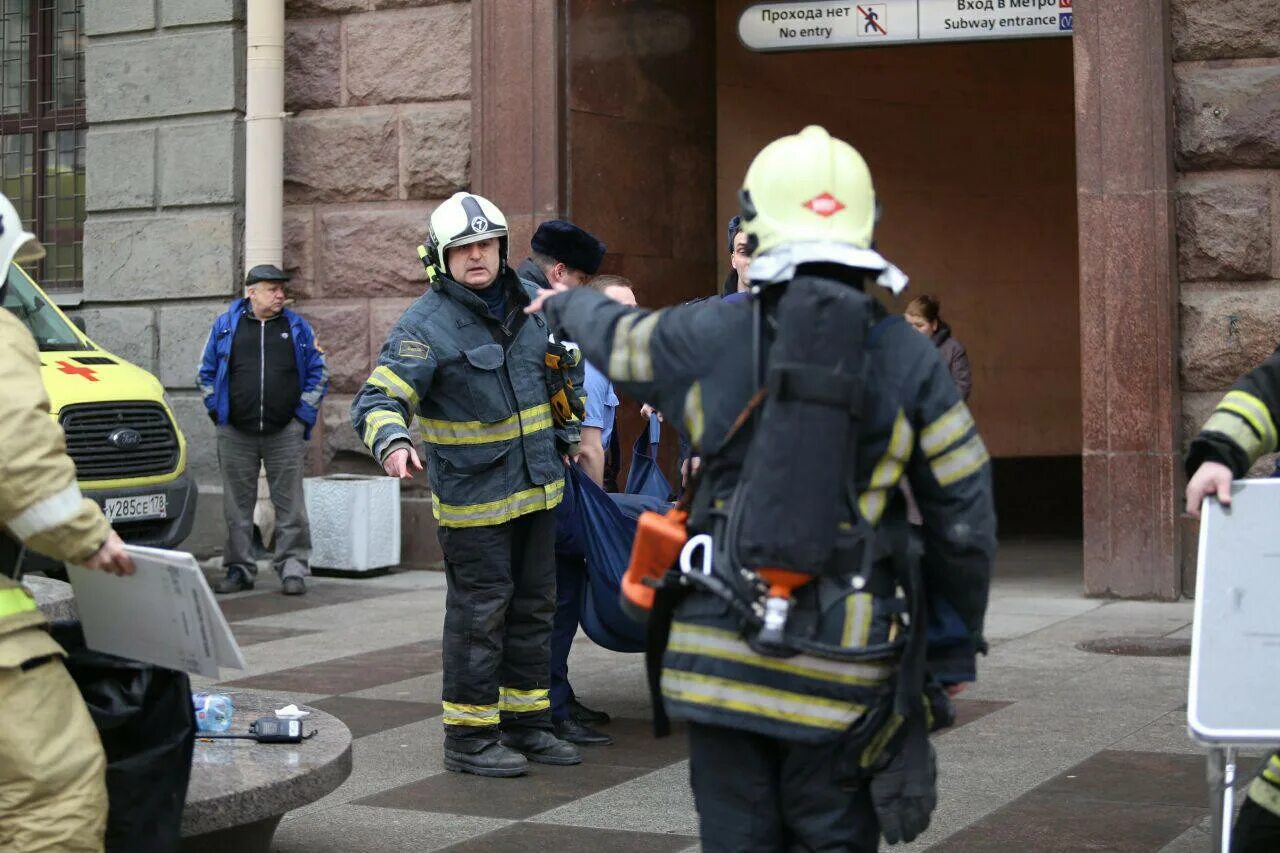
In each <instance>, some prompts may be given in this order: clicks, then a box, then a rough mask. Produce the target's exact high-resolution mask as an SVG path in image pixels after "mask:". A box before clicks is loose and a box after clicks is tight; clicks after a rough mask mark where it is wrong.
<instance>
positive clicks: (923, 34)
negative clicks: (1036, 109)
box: [738, 0, 1075, 51]
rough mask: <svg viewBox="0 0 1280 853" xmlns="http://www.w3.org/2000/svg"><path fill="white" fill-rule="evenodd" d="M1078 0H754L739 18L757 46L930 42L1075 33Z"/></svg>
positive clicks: (748, 40) (743, 35)
mask: <svg viewBox="0 0 1280 853" xmlns="http://www.w3.org/2000/svg"><path fill="white" fill-rule="evenodd" d="M1071 5H1072V0H881V2H879V3H847V2H843V0H818V2H806V3H785V2H784V3H755V4H753V5H751V6H748V7H747V8H746V10H744V11H743V13H742V15H741V16H740V17H739V18H738V38H739V39H741V40H742V43H743V44H744V45H746V46H747V47H748V48H750V49H751V50H758V51H771V50H812V49H815V48H833V47H877V46H881V45H887V44H904V43H912V42H925V41H972V40H975V39H1008V38H1037V37H1045V36H1069V35H1071V32H1072V29H1073V27H1074V25H1075V21H1074V17H1073V12H1072V9H1071Z"/></svg>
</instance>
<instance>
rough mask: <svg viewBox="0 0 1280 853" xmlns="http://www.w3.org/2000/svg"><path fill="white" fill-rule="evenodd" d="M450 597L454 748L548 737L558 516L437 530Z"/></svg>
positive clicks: (448, 709)
mask: <svg viewBox="0 0 1280 853" xmlns="http://www.w3.org/2000/svg"><path fill="white" fill-rule="evenodd" d="M439 535H440V547H441V549H442V550H443V551H444V561H445V578H446V580H447V582H448V594H447V596H446V598H445V616H444V691H443V693H444V696H443V698H444V722H445V736H446V740H447V742H448V744H449V745H450V747H451V748H454V749H460V750H463V751H469V752H476V751H479V750H480V749H483V748H484V747H485V746H487V745H488V744H489V743H492V742H493V741H495V740H497V737H498V728H499V720H501V726H502V727H503V728H508V727H509V728H520V727H524V728H541V729H550V728H551V703H550V697H549V693H548V688H549V686H550V674H549V666H550V659H551V622H552V619H553V617H554V616H555V610H556V564H555V537H556V524H555V517H554V515H553V514H552V513H551V512H550V511H545V510H544V511H541V512H535V513H531V514H529V515H525V516H521V517H520V518H517V519H515V520H514V521H510V522H507V523H506V524H498V525H493V526H489V527H465V528H447V527H441V528H440V531H439Z"/></svg>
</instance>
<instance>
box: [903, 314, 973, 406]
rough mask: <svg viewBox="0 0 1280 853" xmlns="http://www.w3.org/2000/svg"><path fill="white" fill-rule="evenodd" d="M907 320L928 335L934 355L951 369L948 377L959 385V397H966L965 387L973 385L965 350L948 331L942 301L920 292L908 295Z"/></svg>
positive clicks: (967, 390)
mask: <svg viewBox="0 0 1280 853" xmlns="http://www.w3.org/2000/svg"><path fill="white" fill-rule="evenodd" d="M906 316H907V322H908V323H910V324H911V325H912V326H914V327H915V330H916V331H917V332H919V333H920V334H922V335H928V336H929V338H930V339H931V340H932V341H933V343H934V345H935V346H937V348H938V355H940V356H942V361H943V363H945V364H946V365H947V369H948V370H950V371H951V378H952V379H953V380H955V383H956V387H957V388H959V389H960V397H961V399H963V400H968V399H969V390H970V389H971V388H973V376H972V374H971V373H970V372H969V354H968V353H967V352H965V349H964V344H962V343H960V341H958V340H956V339H955V338H954V337H953V336H952V334H951V327H950V326H948V325H947V321H946V320H943V319H942V303H941V302H939V301H938V300H937V299H935V298H933V297H932V296H929V295H928V294H922V295H920V296H917V297H916V298H915V299H912V300H911V302H910V303H909V304H908V305H907V311H906Z"/></svg>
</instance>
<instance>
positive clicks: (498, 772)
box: [351, 192, 582, 776]
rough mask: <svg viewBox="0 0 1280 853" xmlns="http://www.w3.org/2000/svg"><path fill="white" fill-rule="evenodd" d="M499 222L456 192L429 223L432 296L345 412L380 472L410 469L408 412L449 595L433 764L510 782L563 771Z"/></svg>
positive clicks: (512, 306)
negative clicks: (555, 767)
mask: <svg viewBox="0 0 1280 853" xmlns="http://www.w3.org/2000/svg"><path fill="white" fill-rule="evenodd" d="M507 243H508V233H507V222H506V219H505V218H504V217H503V215H502V212H501V211H500V210H498V208H497V207H496V206H494V204H493V203H492V202H490V201H489V200H488V199H485V198H482V197H481V196H478V195H475V194H474V193H466V192H460V193H456V194H455V195H454V196H453V197H452V198H450V199H448V200H447V201H445V202H444V203H443V204H441V205H440V206H439V207H438V208H436V210H435V211H434V212H433V213H432V214H431V230H430V234H429V239H428V242H427V244H426V245H424V246H423V247H421V248H420V250H419V255H420V256H421V257H422V259H423V262H424V263H425V264H426V266H427V273H428V276H429V277H430V279H431V287H430V289H429V290H428V291H427V292H426V293H425V294H424V295H423V296H422V297H420V298H419V299H418V300H417V301H416V302H415V303H414V304H413V305H411V306H410V307H409V309H408V310H407V311H405V313H404V315H403V316H401V318H400V321H399V322H398V323H397V324H396V326H395V328H393V329H392V330H391V334H390V335H389V336H388V337H387V341H386V343H385V344H384V345H383V347H382V354H381V355H380V356H379V357H378V366H377V367H376V368H375V369H374V371H373V374H372V375H371V376H370V377H369V379H368V380H367V381H366V382H365V384H364V387H363V388H361V389H360V393H359V394H358V395H357V396H356V399H355V401H354V402H353V403H352V406H351V422H352V424H354V426H355V428H356V432H357V433H358V434H359V435H360V436H361V438H362V439H363V440H364V442H365V444H366V445H368V447H369V449H370V450H371V451H372V452H373V455H374V456H375V457H376V458H377V459H378V460H379V461H380V462H381V463H382V466H383V468H384V469H385V470H386V471H387V473H388V474H390V475H392V476H396V477H402V478H411V477H412V476H413V474H414V472H415V471H420V470H422V467H423V466H422V463H421V461H420V460H419V457H418V454H417V451H416V450H415V449H414V446H413V441H412V438H411V437H410V434H409V422H410V421H411V420H412V419H413V418H414V416H415V415H416V416H417V419H418V427H419V430H420V435H421V438H422V442H423V444H424V446H425V448H426V456H427V463H428V464H427V479H428V484H429V485H430V487H431V501H432V506H433V509H434V511H435V515H436V518H437V519H438V521H439V536H440V546H441V548H442V550H443V551H444V560H445V576H446V579H447V581H448V586H449V594H448V598H447V600H446V602H445V619H444V691H443V692H444V696H443V704H444V728H445V751H444V766H445V768H446V769H449V770H454V771H457V772H463V773H475V774H478V775H481V776H518V775H520V774H522V773H524V772H526V771H527V769H528V764H527V762H528V761H537V762H542V763H545V764H577V763H579V762H581V761H582V758H581V756H580V755H579V754H578V750H577V747H575V746H573V744H570V743H566V742H565V741H562V740H560V739H558V738H557V737H556V736H555V735H554V734H553V733H552V720H551V702H550V698H549V693H548V688H549V685H550V674H549V664H550V641H551V622H552V616H553V614H554V613H555V606H556V584H555V553H554V547H555V532H556V530H555V528H556V525H555V518H554V515H553V513H552V512H551V510H552V509H554V508H555V506H556V505H557V504H559V503H560V500H561V497H562V495H563V493H564V468H563V463H562V462H561V458H560V454H559V453H557V451H556V444H555V436H554V426H555V417H554V416H553V413H552V406H551V402H550V398H549V394H548V381H547V374H546V369H547V368H546V362H547V348H548V334H547V327H546V323H545V321H543V319H542V318H541V317H538V316H530V315H528V314H526V313H525V312H524V309H525V307H526V306H528V304H529V302H530V300H531V298H532V297H533V295H534V294H535V293H537V290H538V288H537V287H536V286H535V285H533V284H532V283H530V282H526V281H523V280H521V279H520V278H518V277H517V276H516V274H515V273H514V272H513V271H512V270H511V269H510V267H508V265H507Z"/></svg>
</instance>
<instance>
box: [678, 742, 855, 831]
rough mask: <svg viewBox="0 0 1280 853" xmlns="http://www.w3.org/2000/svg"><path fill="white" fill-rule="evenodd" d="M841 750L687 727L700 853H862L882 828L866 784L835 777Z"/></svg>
mask: <svg viewBox="0 0 1280 853" xmlns="http://www.w3.org/2000/svg"><path fill="white" fill-rule="evenodd" d="M839 758H840V755H839V752H838V750H836V749H833V748H832V747H831V746H829V745H828V746H806V745H803V744H797V743H791V742H788V741H782V740H776V739H774V738H767V737H763V736H762V735H756V734H750V733H748V732H742V731H738V730H736V729H728V728H722V727H720V726H708V725H702V724H699V723H693V724H691V725H690V726H689V772H690V776H691V777H692V783H693V797H694V800H695V801H696V802H697V806H698V819H699V823H700V824H701V835H702V849H703V851H704V853H756V852H757V851H758V853H775V852H776V851H794V853H801V851H804V853H810V851H812V853H866V851H874V850H876V849H877V847H878V845H879V841H880V826H879V824H878V823H877V822H876V815H875V810H874V809H873V808H872V806H871V797H870V795H869V793H868V791H867V789H866V787H865V786H864V787H859V786H856V785H849V784H844V783H841V782H839V781H837V774H836V768H837V765H838V763H839Z"/></svg>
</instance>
